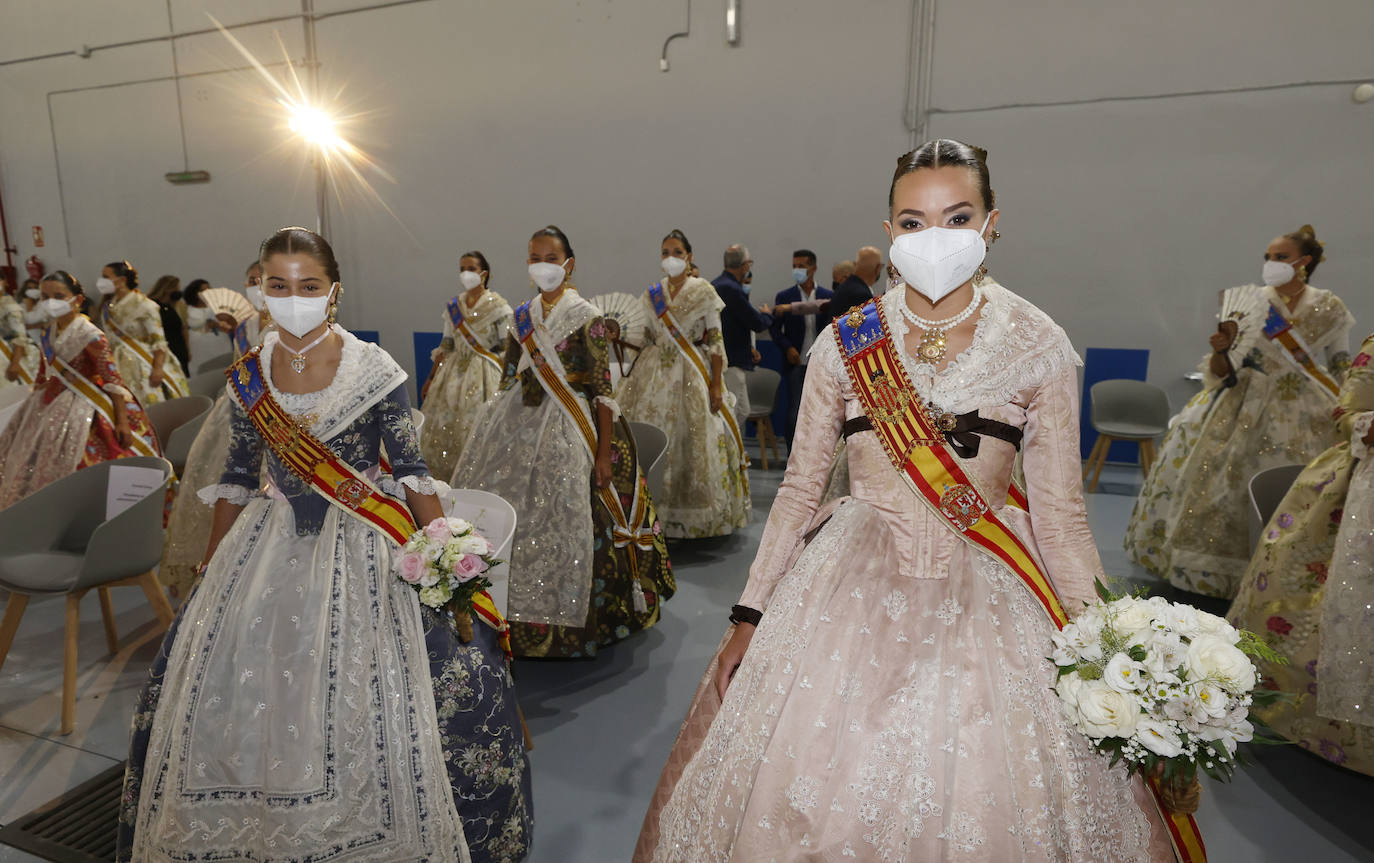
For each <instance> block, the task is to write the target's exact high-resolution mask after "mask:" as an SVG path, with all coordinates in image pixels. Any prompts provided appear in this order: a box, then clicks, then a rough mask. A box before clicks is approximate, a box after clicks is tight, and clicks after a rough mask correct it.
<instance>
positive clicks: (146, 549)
mask: <svg viewBox="0 0 1374 863" xmlns="http://www.w3.org/2000/svg"><path fill="white" fill-rule="evenodd" d="M125 465H127V466H132V467H144V468H157V469H158V470H160V471H161V473H162V482H161V484H160V485H159V486H158V487H157V488H155V489H152V490H151V491H149V492H148V493H147V494H145V495H144V496H143V497H142V498H141V499H140V500H139V501H138V502H137V503H135V504H133V505H132V506H130V507H129V508H128V509H126V510H124V511H123V512H121V513H119V514H118V515H116V516H115V517H114V518H112V519H109V520H108V521H107V520H106V519H105V495H106V487H107V484H108V481H109V474H110V469H111V468H112V467H114V466H125ZM171 476H172V465H171V464H170V463H169V462H168V461H167V460H166V459H163V458H154V457H148V456H138V457H133V458H123V459H116V460H114V461H107V462H101V463H100V464H96V465H91V466H90V467H87V468H82V469H81V470H78V471H76V472H75V473H72V474H69V475H67V476H65V477H63V478H62V479H60V480H58V481H57V482H54V483H51V484H49V485H46V486H44V487H43V488H41V489H39V490H38V491H36V492H34V493H33V494H31V495H29V496H28V497H26V498H24V499H23V500H21V501H19V502H18V503H16V504H14V505H13V506H11V507H9V508H8V509H6V510H5V511H4V512H3V513H0V588H3V589H4V590H7V591H9V594H10V595H9V599H8V600H7V601H6V602H5V616H4V619H3V620H0V668H2V667H3V666H4V663H5V656H6V655H7V654H8V653H9V650H10V645H11V644H12V643H13V642H14V634H15V632H16V631H17V630H18V629H19V620H20V618H21V617H23V616H24V608H25V607H26V606H27V605H28V603H29V597H31V596H60V595H66V597H67V623H66V649H65V653H64V656H63V668H62V728H61V733H62V734H70V733H71V730H72V726H73V724H74V722H75V719H76V646H77V636H78V634H79V632H80V628H81V619H80V613H81V608H80V603H81V598H82V597H83V596H85V595H86V594H87V593H89V592H90V591H92V590H96V591H99V594H100V613H101V616H102V617H103V618H104V621H105V642H106V645H107V646H108V647H109V648H110V652H111V653H115V652H116V651H117V650H118V649H119V636H118V634H117V633H116V632H115V621H114V606H113V605H111V603H110V592H109V589H110V588H112V587H126V586H134V585H137V586H138V587H141V588H143V593H144V595H146V596H147V597H148V604H149V605H151V606H152V607H153V613H154V614H155V615H156V616H157V619H158V620H159V622H161V623H162V624H163V626H171V624H172V618H173V614H172V605H171V603H170V602H168V601H167V594H166V592H165V591H164V590H163V589H162V585H161V584H160V583H159V582H158V580H157V576H155V575H154V574H153V567H155V566H157V564H158V561H159V560H160V559H161V558H162V538H163V530H162V512H163V505H164V503H165V501H166V492H167V483H168V481H169V480H170V479H171Z"/></svg>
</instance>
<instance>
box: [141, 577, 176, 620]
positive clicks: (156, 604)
mask: <svg viewBox="0 0 1374 863" xmlns="http://www.w3.org/2000/svg"><path fill="white" fill-rule="evenodd" d="M138 586H139V587H141V588H143V595H144V596H146V597H148V604H149V605H151V606H152V607H153V614H155V615H157V619H158V620H159V621H160V622H161V623H162V625H163V626H171V625H172V621H173V620H175V619H176V613H175V612H173V611H172V603H171V601H169V600H168V599H167V592H166V591H165V590H163V588H162V582H160V581H158V580H157V576H156V575H153V571H152V570H151V569H150V570H148V571H147V572H145V573H143V574H142V575H140V576H139V577H138Z"/></svg>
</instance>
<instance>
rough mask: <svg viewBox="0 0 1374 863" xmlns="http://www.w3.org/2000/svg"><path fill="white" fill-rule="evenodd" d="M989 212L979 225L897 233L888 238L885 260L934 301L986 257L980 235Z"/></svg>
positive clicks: (940, 297)
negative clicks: (886, 257) (888, 243)
mask: <svg viewBox="0 0 1374 863" xmlns="http://www.w3.org/2000/svg"><path fill="white" fill-rule="evenodd" d="M991 219H992V214H991V213H988V217H987V218H986V219H984V220H983V227H981V228H979V229H978V230H976V231H975V230H973V229H972V228H939V227H935V228H926V229H924V230H921V231H915V232H913V233H910V234H901V235H899V236H898V237H897V238H896V239H895V240H893V241H892V248H891V249H890V250H889V251H888V260H890V261H891V262H892V265H893V266H894V267H896V268H897V272H899V273H901V274H902V278H903V279H904V280H905V281H906V283H907V284H908V285H910V286H911V287H913V288H915V289H916V290H917V291H918V292H919V293H920V294H921V295H922V296H924V297H925V298H926V299H928V300H930V301H931V302H932V303H938V302H939V301H940V300H942V299H944V298H945V297H946V296H948V295H949V294H950V293H951V292H952V291H953V290H954V289H955V288H957V287H959V286H960V285H962V284H963V283H964V282H967V281H968V280H969V279H970V278H972V277H973V274H974V273H976V272H977V271H978V267H979V266H981V265H982V263H983V258H985V257H987V254H988V244H987V241H986V240H984V239H983V231H984V230H986V229H987V226H988V222H989V221H990V220H991Z"/></svg>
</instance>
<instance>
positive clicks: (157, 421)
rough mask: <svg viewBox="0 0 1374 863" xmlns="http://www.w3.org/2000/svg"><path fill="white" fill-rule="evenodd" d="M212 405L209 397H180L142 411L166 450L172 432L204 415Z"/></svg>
mask: <svg viewBox="0 0 1374 863" xmlns="http://www.w3.org/2000/svg"><path fill="white" fill-rule="evenodd" d="M212 405H214V401H213V400H212V399H211V398H210V397H209V396H182V397H181V398H179V399H168V400H167V401H165V402H158V403H157V404H152V405H148V406H147V407H146V408H144V409H143V411H144V413H146V414H148V422H150V423H152V426H153V431H154V432H155V433H156V434H157V441H158V443H160V444H162V448H163V449H166V448H167V445H168V444H169V443H170V442H171V439H172V432H174V431H176V430H177V428H178V427H180V426H182V425H185V424H186V423H188V422H190V421H191V420H193V419H195V418H196V417H199V416H202V415H203V414H205V413H206V412H207V411H209V410H210V407H211V406H212Z"/></svg>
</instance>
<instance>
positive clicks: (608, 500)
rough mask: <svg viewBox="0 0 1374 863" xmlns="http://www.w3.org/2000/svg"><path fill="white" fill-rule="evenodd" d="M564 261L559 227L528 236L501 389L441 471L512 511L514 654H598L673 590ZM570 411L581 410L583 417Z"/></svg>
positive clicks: (651, 616) (652, 617)
mask: <svg viewBox="0 0 1374 863" xmlns="http://www.w3.org/2000/svg"><path fill="white" fill-rule="evenodd" d="M576 267H577V259H576V257H575V256H574V255H573V249H572V244H571V243H570V242H569V241H568V238H567V236H566V235H565V234H564V233H563V232H562V231H561V230H559V229H558V228H557V227H555V226H553V225H550V226H549V227H547V228H543V229H541V230H539V231H536V232H535V234H534V236H533V237H531V238H530V244H529V273H530V279H531V280H532V281H533V282H534V284H535V286H536V287H537V288H538V296H536V297H534V298H533V299H530V300H527V301H526V302H525V303H524V304H523V305H522V306H521V307H520V309H518V310H517V311H516V313H515V326H516V331H515V332H513V333H512V334H511V335H510V336H509V337H508V341H507V346H506V351H505V360H504V366H505V376H504V378H503V380H502V384H501V385H502V388H503V389H504V390H505V391H504V392H502V393H501V394H500V395H499V396H497V397H496V398H495V399H493V400H492V401H490V402H488V403H487V406H486V407H485V408H484V409H483V411H482V414H481V416H480V417H479V418H478V419H477V421H476V422H475V423H474V425H473V428H472V434H471V435H470V436H469V437H468V440H467V443H466V444H464V446H463V458H462V461H460V462H459V464H458V470H457V471H456V472H455V473H454V475H453V485H454V486H455V487H459V488H479V489H485V490H486V491H490V492H494V493H496V494H499V495H500V496H501V497H503V498H505V499H506V500H508V501H510V503H511V505H512V506H514V507H515V511H516V512H517V513H518V514H519V518H520V521H519V524H518V526H517V528H516V533H515V544H514V546H513V547H512V550H511V564H510V592H509V603H510V605H509V614H508V615H507V616H508V617H509V618H510V621H511V634H512V638H511V640H512V643H513V646H514V650H515V654H516V655H517V656H529V657H593V656H596V653H597V650H598V649H599V648H600V647H603V646H605V645H609V644H611V643H613V642H616V641H619V640H621V639H623V638H626V637H628V636H629V635H630V634H631V633H633V632H638V631H639V630H641V629H647V628H649V627H650V626H653V625H654V624H655V623H656V622H657V621H658V617H659V610H660V605H661V603H662V602H663V601H664V600H666V599H668V598H669V597H671V596H672V595H673V592H674V590H676V583H675V582H674V580H673V574H672V570H671V568H670V567H669V565H668V550H667V546H666V545H665V543H664V539H663V536H662V529H661V527H660V526H659V524H658V518H657V515H656V514H655V512H654V508H653V501H652V500H650V499H649V490H648V487H647V485H646V483H645V482H644V476H643V474H642V472H641V471H640V470H639V462H638V458H637V455H636V452H635V447H634V438H633V437H631V435H630V431H629V428H628V426H626V424H625V423H624V421H623V420H621V419H620V407H619V406H618V405H617V404H616V402H615V399H614V398H612V396H611V370H610V366H609V364H608V361H607V356H606V326H605V322H604V321H603V319H602V318H601V316H600V313H599V312H598V311H597V310H596V307H595V306H593V305H592V304H591V303H589V302H587V301H586V300H584V299H583V298H582V297H581V296H579V295H578V293H577V291H576V289H575V288H574V287H573V286H572V282H571V277H572V273H573V271H574V270H575V269H576ZM522 321H524V322H525V324H523V325H522ZM522 326H523V327H524V328H523V329H522ZM522 337H526V338H527V341H525V342H522V341H521V338H522ZM546 370H547V372H549V373H551V374H552V376H553V379H547V378H545V377H543V375H544V373H545V371H546ZM551 389H553V390H558V391H562V392H563V393H565V394H566V396H567V398H568V400H569V401H568V402H567V403H564V402H563V401H561V400H560V399H559V398H558V397H557V396H555V395H554V394H552V393H551ZM574 412H578V413H582V412H585V413H583V416H584V417H585V425H583V424H582V422H580V421H579V420H578V419H577V414H576V413H574ZM584 427H586V428H588V432H589V433H590V435H591V436H592V437H594V440H589V439H588V434H587V433H584V432H583V431H581V430H580V429H581V428H584Z"/></svg>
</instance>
